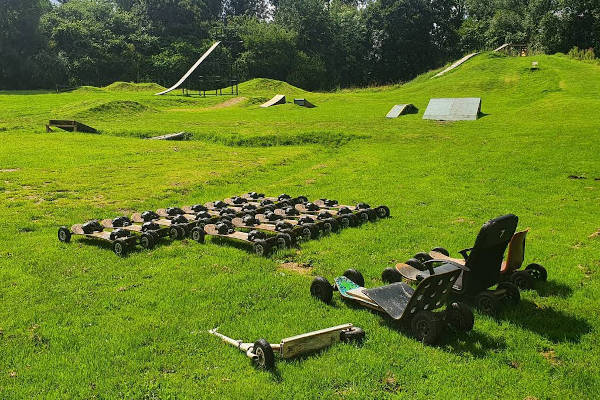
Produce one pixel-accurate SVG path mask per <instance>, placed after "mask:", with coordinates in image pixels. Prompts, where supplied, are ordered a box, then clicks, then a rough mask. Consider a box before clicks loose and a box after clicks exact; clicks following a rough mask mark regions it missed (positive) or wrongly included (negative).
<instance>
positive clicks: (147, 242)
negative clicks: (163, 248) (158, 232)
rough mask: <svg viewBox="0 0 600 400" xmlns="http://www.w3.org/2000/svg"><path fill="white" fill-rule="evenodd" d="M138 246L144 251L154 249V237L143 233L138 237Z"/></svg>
mask: <svg viewBox="0 0 600 400" xmlns="http://www.w3.org/2000/svg"><path fill="white" fill-rule="evenodd" d="M140 245H141V246H142V248H144V249H146V250H151V249H152V248H153V247H154V236H153V235H152V234H151V233H144V234H142V236H140Z"/></svg>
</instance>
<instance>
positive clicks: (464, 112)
mask: <svg viewBox="0 0 600 400" xmlns="http://www.w3.org/2000/svg"><path fill="white" fill-rule="evenodd" d="M480 113H481V98H479V97H470V98H462V99H431V100H430V101H429V105H428V106H427V110H425V114H424V115H423V119H432V120H434V121H475V120H476V119H477V118H478V117H479V114H480Z"/></svg>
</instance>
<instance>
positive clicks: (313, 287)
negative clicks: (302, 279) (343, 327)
mask: <svg viewBox="0 0 600 400" xmlns="http://www.w3.org/2000/svg"><path fill="white" fill-rule="evenodd" d="M310 294H311V296H313V297H316V298H317V299H319V300H321V301H322V302H323V303H327V304H329V303H331V299H332V298H333V286H331V284H330V283H329V281H328V280H327V279H325V278H323V277H322V276H317V277H316V278H315V279H313V281H312V283H311V284H310Z"/></svg>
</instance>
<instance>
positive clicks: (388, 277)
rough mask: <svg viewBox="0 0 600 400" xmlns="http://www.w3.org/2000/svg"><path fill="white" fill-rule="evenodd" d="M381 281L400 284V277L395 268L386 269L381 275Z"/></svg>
mask: <svg viewBox="0 0 600 400" xmlns="http://www.w3.org/2000/svg"><path fill="white" fill-rule="evenodd" d="M381 280H382V281H383V282H384V283H395V282H402V275H400V272H398V270H397V269H396V268H386V269H384V270H383V272H382V273H381Z"/></svg>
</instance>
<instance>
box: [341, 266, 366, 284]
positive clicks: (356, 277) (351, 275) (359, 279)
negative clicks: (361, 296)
mask: <svg viewBox="0 0 600 400" xmlns="http://www.w3.org/2000/svg"><path fill="white" fill-rule="evenodd" d="M344 276H345V277H346V278H348V279H350V280H351V281H352V282H354V283H356V284H357V285H358V286H365V278H364V277H363V275H362V274H361V273H360V272H358V271H357V270H355V269H347V270H346V271H344Z"/></svg>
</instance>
